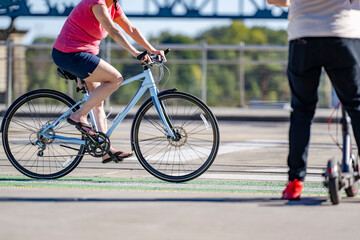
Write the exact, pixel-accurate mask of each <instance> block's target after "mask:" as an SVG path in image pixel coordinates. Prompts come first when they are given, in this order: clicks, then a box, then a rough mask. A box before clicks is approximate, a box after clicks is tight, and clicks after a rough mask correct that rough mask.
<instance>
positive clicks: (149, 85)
mask: <svg viewBox="0 0 360 240" xmlns="http://www.w3.org/2000/svg"><path fill="white" fill-rule="evenodd" d="M141 78H145V79H144V81H143V83H142V84H141V86H140V88H139V90H138V91H137V92H136V94H135V96H134V97H133V98H132V99H131V101H130V103H129V104H128V105H127V106H126V108H125V109H124V111H123V112H122V113H121V114H120V115H119V116H118V117H117V118H116V119H115V120H114V123H113V125H112V126H111V127H110V128H109V130H108V131H107V133H106V135H107V136H108V137H110V136H111V134H112V132H113V131H114V130H115V128H116V127H117V125H119V124H120V123H121V122H122V121H123V120H124V118H125V116H126V115H127V114H128V113H129V111H130V110H131V109H132V108H133V107H134V105H135V104H136V103H137V102H138V101H139V99H140V98H141V97H142V96H143V95H144V93H145V92H146V91H147V90H148V89H150V95H151V98H152V100H153V102H154V105H155V108H156V110H157V112H158V114H159V116H160V118H161V121H162V122H163V124H164V125H165V128H166V129H167V131H168V134H169V136H170V137H172V138H173V137H175V135H174V134H173V132H172V130H171V128H170V126H169V124H168V123H167V121H166V120H165V116H164V113H163V112H162V110H161V107H160V102H159V98H158V91H157V88H156V85H155V81H154V78H153V76H152V74H151V71H150V69H147V70H145V71H144V72H143V73H142V74H139V75H137V76H135V77H132V78H130V79H128V80H125V81H124V82H123V84H122V85H126V84H128V83H131V82H133V81H136V80H139V79H141Z"/></svg>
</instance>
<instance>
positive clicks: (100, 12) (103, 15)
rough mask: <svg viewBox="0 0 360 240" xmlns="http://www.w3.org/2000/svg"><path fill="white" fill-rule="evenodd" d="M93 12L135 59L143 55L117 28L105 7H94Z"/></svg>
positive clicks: (147, 58)
mask: <svg viewBox="0 0 360 240" xmlns="http://www.w3.org/2000/svg"><path fill="white" fill-rule="evenodd" d="M92 12H93V13H94V16H95V18H96V19H97V20H98V21H99V22H100V24H101V25H102V26H103V27H104V29H105V30H106V31H107V32H108V33H109V35H110V36H111V37H112V38H113V39H114V40H115V42H116V43H118V44H119V45H121V46H122V47H123V48H125V49H126V50H127V51H129V52H130V53H131V54H132V55H133V56H134V57H137V56H139V55H140V54H141V52H140V51H138V50H137V49H136V48H135V47H134V46H132V45H131V44H130V43H129V41H128V40H127V39H126V37H125V36H124V34H123V33H122V32H121V31H120V30H119V29H118V28H117V27H116V26H115V24H114V22H113V21H112V20H111V17H110V15H109V13H108V9H107V8H106V7H105V6H103V5H99V4H96V5H94V6H93V7H92ZM145 58H146V59H145V60H150V58H149V57H148V56H146V57H145Z"/></svg>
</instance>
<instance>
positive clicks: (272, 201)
mask: <svg viewBox="0 0 360 240" xmlns="http://www.w3.org/2000/svg"><path fill="white" fill-rule="evenodd" d="M356 200H357V202H359V203H360V199H356ZM0 202H93V203H104V202H170V203H171V202H180V203H189V202H191V203H263V204H264V203H265V206H274V207H279V206H319V205H322V204H323V203H326V202H328V199H327V198H326V197H322V198H319V197H314V198H303V199H301V200H300V201H284V200H281V199H280V198H267V197H244V198H29V197H0ZM346 202H348V201H344V203H346ZM352 203H353V201H352Z"/></svg>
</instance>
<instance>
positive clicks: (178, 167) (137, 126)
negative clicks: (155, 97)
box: [133, 92, 219, 182]
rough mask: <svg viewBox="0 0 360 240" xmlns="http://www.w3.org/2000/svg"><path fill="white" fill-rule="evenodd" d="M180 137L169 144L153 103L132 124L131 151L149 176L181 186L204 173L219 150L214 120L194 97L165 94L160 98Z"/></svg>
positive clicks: (205, 107) (217, 132)
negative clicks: (180, 183) (132, 144)
mask: <svg viewBox="0 0 360 240" xmlns="http://www.w3.org/2000/svg"><path fill="white" fill-rule="evenodd" d="M159 100H160V101H161V103H162V104H163V106H164V108H165V110H166V113H167V116H168V119H169V120H170V123H171V125H172V127H173V129H174V130H175V132H176V134H177V135H178V136H180V137H179V139H178V140H172V139H171V138H170V137H168V136H167V132H166V130H165V128H164V125H163V123H162V122H161V120H160V118H159V116H158V114H157V112H156V109H155V106H154V104H153V102H152V101H149V102H147V104H145V105H143V107H142V108H141V110H139V113H138V114H137V117H136V118H135V120H134V128H133V129H134V131H133V134H134V136H133V139H134V140H135V141H134V151H135V154H136V156H137V157H138V159H139V161H140V163H141V164H142V165H143V166H144V168H145V169H146V170H147V171H149V172H150V173H151V174H152V175H154V176H155V177H157V178H160V179H162V180H165V181H170V182H183V181H188V180H191V179H194V178H196V177H198V176H200V175H201V174H202V173H204V172H205V171H206V170H207V169H208V168H209V167H210V166H211V164H212V162H213V161H214V159H215V157H216V154H217V151H218V147H219V130H218V125H217V121H216V118H215V117H214V115H213V114H212V113H211V111H210V110H209V108H208V107H207V106H206V105H205V104H204V103H202V102H201V101H200V100H199V99H197V98H196V97H194V96H192V95H190V94H186V93H179V92H177V93H168V94H164V95H162V96H160V97H159Z"/></svg>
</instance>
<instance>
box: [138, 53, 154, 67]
mask: <svg viewBox="0 0 360 240" xmlns="http://www.w3.org/2000/svg"><path fill="white" fill-rule="evenodd" d="M141 55H143V56H141ZM137 59H138V60H139V61H140V62H145V63H149V64H150V63H151V58H150V56H149V54H147V52H142V53H141V52H139V53H138V54H137Z"/></svg>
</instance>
